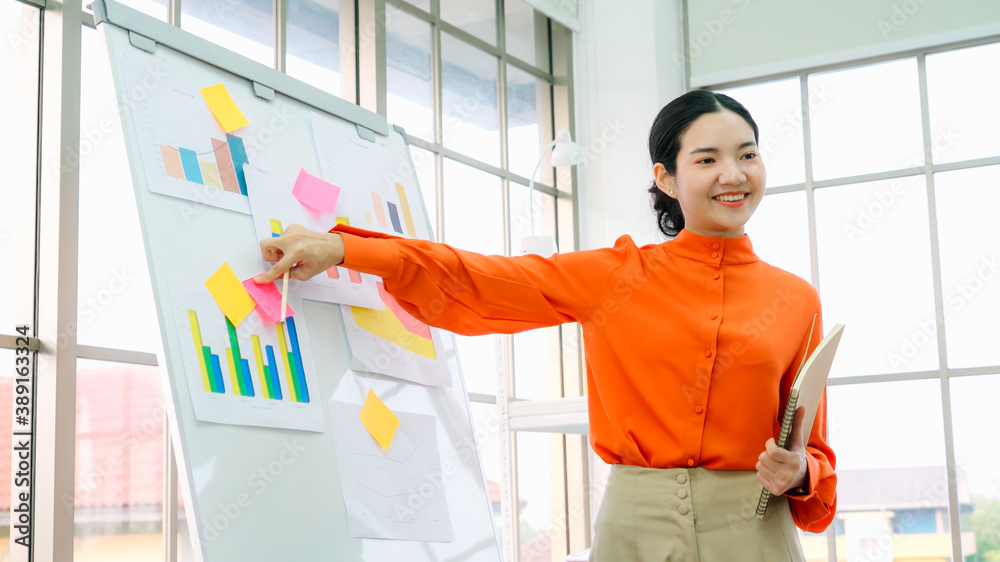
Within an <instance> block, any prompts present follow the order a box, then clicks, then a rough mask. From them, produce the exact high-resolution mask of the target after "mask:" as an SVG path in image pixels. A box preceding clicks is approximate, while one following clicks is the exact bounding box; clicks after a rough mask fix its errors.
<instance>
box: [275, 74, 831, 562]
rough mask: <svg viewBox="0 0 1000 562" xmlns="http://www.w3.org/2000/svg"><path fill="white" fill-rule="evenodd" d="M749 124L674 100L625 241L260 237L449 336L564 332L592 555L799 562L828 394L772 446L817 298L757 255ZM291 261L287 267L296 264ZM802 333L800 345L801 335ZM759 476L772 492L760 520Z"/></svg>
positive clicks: (815, 505)
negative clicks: (519, 246)
mask: <svg viewBox="0 0 1000 562" xmlns="http://www.w3.org/2000/svg"><path fill="white" fill-rule="evenodd" d="M757 141H758V131H757V126H756V124H755V123H754V121H753V119H752V117H751V116H750V114H749V113H748V112H747V110H746V109H745V108H744V107H743V106H742V105H740V104H739V103H738V102H736V101H735V100H733V99H732V98H729V97H728V96H725V95H722V94H714V93H711V92H707V91H694V92H689V93H687V94H685V95H683V96H680V97H679V98H677V99H675V100H674V101H672V102H671V103H670V104H668V105H667V106H666V107H664V108H663V110H662V111H661V112H660V114H659V115H658V116H657V118H656V120H655V122H654V123H653V126H652V129H651V131H650V137H649V150H650V157H651V159H652V161H653V174H654V177H655V181H654V183H653V185H652V186H651V187H650V192H651V193H652V194H653V195H652V197H653V206H654V209H655V210H656V212H657V218H658V223H659V227H660V230H661V231H662V232H663V233H664V234H665V235H667V236H676V237H675V238H674V239H673V240H670V241H668V242H665V243H662V244H656V245H648V246H643V247H637V246H636V245H635V243H633V242H632V240H631V238H629V237H628V236H623V237H621V238H619V239H618V241H617V242H616V243H615V245H614V247H613V248H605V249H598V250H590V251H580V252H570V253H566V254H557V255H555V256H552V257H551V258H542V257H540V256H534V255H529V256H520V257H503V256H482V255H479V254H474V253H471V252H465V251H461V250H456V249H453V248H450V247H448V246H446V245H443V244H437V243H433V242H427V241H418V240H403V239H391V238H389V237H386V236H384V235H381V234H375V233H371V232H366V231H362V230H358V229H352V228H349V227H348V228H343V227H338V228H336V229H334V232H331V233H316V232H309V231H306V230H305V229H302V228H300V227H299V228H289V229H288V231H287V232H286V234H285V235H284V236H282V237H281V238H276V239H270V240H264V241H262V242H261V247H262V254H263V256H264V258H265V259H266V260H269V261H277V263H276V264H275V266H274V267H273V268H272V269H271V270H270V271H268V272H267V273H266V274H264V275H262V276H261V277H260V278H259V279H258V280H259V281H260V282H268V281H271V280H273V279H275V278H277V277H279V276H280V275H281V274H282V273H283V272H284V271H285V270H286V269H288V268H290V267H291V269H292V274H291V275H292V276H293V277H295V278H298V279H306V278H309V277H311V276H313V275H315V274H317V273H319V272H321V271H324V270H325V269H327V268H329V267H331V266H332V265H335V264H342V265H344V266H346V267H349V268H351V269H355V270H357V271H362V272H367V273H371V274H374V275H379V276H381V277H382V278H383V279H384V282H385V287H386V289H387V290H388V291H389V292H390V293H392V294H393V295H394V296H395V298H396V300H397V301H398V302H399V303H400V304H401V305H402V306H403V307H404V308H406V309H407V310H408V311H409V312H410V313H411V314H413V315H414V316H416V317H417V318H419V319H421V320H422V321H424V322H427V323H428V324H431V325H434V326H438V327H441V328H443V329H446V330H450V331H453V332H456V333H460V334H467V335H474V334H485V333H511V332H518V331H522V330H527V329H532V328H540V327H543V326H552V325H557V324H562V323H565V322H580V323H581V325H582V326H583V332H584V345H585V349H586V355H587V371H588V373H587V374H588V376H587V384H588V400H589V412H590V442H591V446H592V447H593V448H594V451H595V452H596V453H597V454H598V455H599V456H600V457H601V458H602V459H603V460H604V461H605V462H607V463H609V464H612V465H614V466H613V467H612V472H611V477H610V478H609V481H608V486H607V489H606V492H605V495H604V499H603V502H602V505H601V509H600V512H599V514H598V518H597V523H596V527H595V535H594V541H593V547H592V550H591V560H597V561H600V562H606V561H615V560H623V561H624V560H628V561H634V560H656V561H675V560H685V561H687V560H710V561H719V560H748V559H750V560H767V561H775V560H780V561H785V560H794V561H800V560H803V556H802V552H801V548H800V547H799V544H798V540H797V537H796V534H795V532H794V526H795V525H797V526H798V527H800V528H802V529H805V530H808V531H813V532H818V531H821V530H823V529H825V528H826V527H827V526H828V525H829V524H830V522H831V521H832V520H833V516H834V512H835V509H836V475H835V474H834V465H835V458H834V455H833V451H832V450H831V449H830V447H829V446H828V445H827V444H826V427H825V422H824V420H825V399H824V402H823V403H822V404H821V406H820V409H819V412H818V414H817V420H819V421H818V422H817V423H816V424H815V426H814V427H812V428H804V429H803V428H801V427H799V426H800V425H801V424H796V426H795V428H794V430H793V438H792V440H791V445H790V446H789V449H788V450H785V449H780V448H778V447H776V446H775V444H774V438H775V437H776V436H777V435H778V432H779V429H780V420H779V417H780V414H781V413H782V411H783V405H784V403H785V400H786V398H787V393H788V388H789V387H790V385H791V381H792V378H793V377H794V375H795V372H796V369H797V367H798V366H799V364H800V363H801V361H802V358H803V357H804V355H805V354H806V352H807V349H806V347H807V345H809V346H810V349H809V350H808V351H811V350H812V348H814V347H815V345H816V344H817V343H818V341H819V340H820V339H821V338H820V337H814V338H811V340H810V338H809V332H810V327H811V326H812V324H813V320H814V318H816V326H817V327H816V329H815V331H816V333H817V334H822V328H821V319H819V318H818V315H819V313H820V303H819V296H818V294H817V292H816V290H815V289H814V288H813V287H812V286H811V285H809V284H808V283H807V282H805V281H804V280H802V279H800V278H798V277H796V276H794V275H792V274H790V273H787V272H785V271H783V270H780V269H778V268H775V267H772V266H770V265H767V264H765V263H763V262H761V261H760V260H759V259H758V258H757V256H756V255H755V254H754V252H753V248H752V246H751V244H750V241H749V239H748V237H747V236H745V235H744V226H745V225H746V222H747V221H748V220H749V219H750V217H751V215H752V214H753V212H754V210H755V209H756V208H757V205H758V204H759V203H760V201H761V199H762V198H763V197H764V186H765V173H764V164H763V162H762V161H761V160H760V156H759V153H758V151H757ZM293 264H294V266H293ZM810 341H811V344H809V342H810ZM761 485H763V486H764V487H766V488H767V489H768V490H770V491H771V492H772V493H773V494H774V495H775V496H774V497H773V498H772V500H771V504H770V506H769V507H768V510H767V513H766V515H765V517H764V519H763V520H762V521H758V520H756V519H755V517H754V511H755V508H756V504H757V498H758V496H759V491H760V486H761Z"/></svg>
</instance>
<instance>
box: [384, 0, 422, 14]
mask: <svg viewBox="0 0 1000 562" xmlns="http://www.w3.org/2000/svg"><path fill="white" fill-rule="evenodd" d="M394 1H395V0H394ZM399 1H400V3H402V0H399ZM406 3H407V4H409V5H411V6H416V7H418V8H420V9H421V10H423V11H425V12H427V13H430V12H431V0H407V1H406ZM389 5H390V4H389V3H388V2H386V9H390V8H389Z"/></svg>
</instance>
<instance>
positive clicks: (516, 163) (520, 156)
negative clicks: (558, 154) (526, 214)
mask: <svg viewBox="0 0 1000 562" xmlns="http://www.w3.org/2000/svg"><path fill="white" fill-rule="evenodd" d="M551 108H552V88H551V86H550V85H549V83H548V82H545V81H544V80H539V79H538V78H535V77H534V76H532V75H531V74H528V73H527V72H525V71H523V70H521V69H519V68H517V67H514V66H511V65H509V64H508V65H507V154H508V159H509V166H508V167H509V169H510V171H511V172H514V173H515V174H518V175H520V176H524V177H526V178H528V179H529V180H530V179H531V173H532V172H533V171H534V170H535V164H537V163H538V156H539V155H540V154H541V152H542V149H543V148H545V147H546V146H548V144H549V143H551V142H552V139H553V138H554V136H555V135H553V134H552V126H551V125H550V123H551V122H552V116H551ZM535 181H536V182H543V183H547V184H549V185H552V153H551V151H550V152H548V153H547V154H546V155H545V159H544V160H543V161H542V164H541V166H539V167H538V174H537V176H536V177H535Z"/></svg>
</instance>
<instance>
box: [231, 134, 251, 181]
mask: <svg viewBox="0 0 1000 562" xmlns="http://www.w3.org/2000/svg"><path fill="white" fill-rule="evenodd" d="M226 140H227V141H228V142H229V155H230V156H231V157H232V159H233V168H234V169H235V170H236V181H237V182H239V185H240V193H242V194H243V195H246V194H247V179H246V175H245V174H244V173H243V164H247V163H248V160H247V151H246V148H244V146H243V139H241V138H240V137H235V136H233V135H226Z"/></svg>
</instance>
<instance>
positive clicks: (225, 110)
mask: <svg viewBox="0 0 1000 562" xmlns="http://www.w3.org/2000/svg"><path fill="white" fill-rule="evenodd" d="M198 91H199V92H201V97H203V98H205V103H206V104H208V109H209V110H210V111H211V112H212V115H214V116H215V119H216V120H218V121H219V125H222V128H223V129H225V130H226V132H227V133H231V132H233V131H235V130H236V129H239V128H241V127H246V126H247V125H249V124H250V122H249V121H247V118H246V117H244V116H243V112H241V111H240V108H239V107H236V102H234V101H233V98H232V97H230V95H229V91H228V90H226V85H225V84H222V83H219V84H216V85H214V86H208V87H206V88H202V89H200V90H198Z"/></svg>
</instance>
